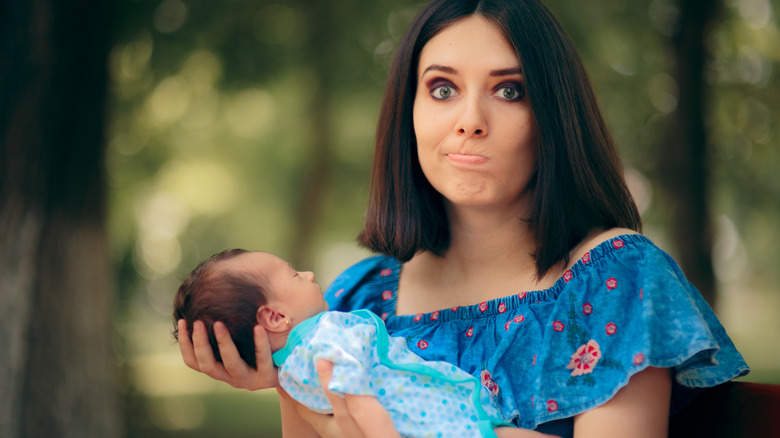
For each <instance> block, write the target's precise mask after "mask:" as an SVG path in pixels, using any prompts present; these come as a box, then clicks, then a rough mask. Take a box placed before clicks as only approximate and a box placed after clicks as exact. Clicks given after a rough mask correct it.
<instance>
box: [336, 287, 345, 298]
mask: <svg viewBox="0 0 780 438" xmlns="http://www.w3.org/2000/svg"><path fill="white" fill-rule="evenodd" d="M343 293H344V289H339V290H337V291H336V293H335V294H334V296H336V297H338V296H339V295H341V294H343Z"/></svg>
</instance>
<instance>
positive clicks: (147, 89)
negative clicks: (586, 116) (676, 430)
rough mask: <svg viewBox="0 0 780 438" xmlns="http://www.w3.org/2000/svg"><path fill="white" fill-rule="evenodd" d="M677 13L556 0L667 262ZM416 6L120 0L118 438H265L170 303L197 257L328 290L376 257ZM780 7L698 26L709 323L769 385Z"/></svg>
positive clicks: (111, 134)
mask: <svg viewBox="0 0 780 438" xmlns="http://www.w3.org/2000/svg"><path fill="white" fill-rule="evenodd" d="M683 3H685V2H683V1H674V0H632V1H630V2H626V1H617V0H588V1H587V2H583V1H579V0H546V1H545V4H547V5H548V7H550V9H552V10H553V12H554V13H555V14H556V15H557V16H558V17H559V18H560V20H561V21H562V22H563V24H564V26H565V27H566V28H567V30H568V31H569V33H570V34H571V35H572V37H573V39H574V40H575V42H576V44H577V47H578V48H579V50H580V52H581V54H582V57H583V60H584V62H585V64H586V67H587V68H588V71H589V73H590V75H591V79H592V82H593V85H594V87H595V89H596V93H597V95H598V97H599V99H600V103H601V105H602V109H603V111H604V113H605V115H606V118H607V120H608V123H609V125H610V127H611V129H612V131H613V134H614V136H615V139H616V143H617V145H618V147H619V150H620V152H621V155H622V157H623V159H624V162H625V164H626V172H627V173H626V175H627V179H628V181H629V184H630V186H631V189H632V192H633V193H634V196H635V198H636V200H637V203H638V205H639V207H640V211H641V213H642V215H643V219H644V221H645V234H646V235H648V236H649V237H650V238H651V239H653V240H654V241H656V243H657V244H658V245H659V246H661V247H662V248H664V249H666V250H667V251H669V252H670V253H671V254H672V255H673V256H676V255H677V251H678V248H679V245H684V244H685V242H684V241H683V242H680V241H679V240H681V239H680V238H679V237H676V236H677V235H676V234H675V233H674V232H673V231H674V230H673V229H671V228H672V226H673V225H672V224H673V223H674V221H673V219H674V217H670V216H673V213H672V210H671V208H670V207H669V202H668V199H666V197H665V195H664V189H663V187H662V179H663V177H664V172H668V171H669V169H667V168H666V165H667V158H668V157H667V156H666V152H664V150H665V149H664V148H663V146H664V143H665V140H664V138H665V137H664V136H665V133H666V132H667V131H666V129H667V126H668V123H669V118H670V115H671V114H673V113H674V112H675V109H676V108H677V104H678V98H679V96H680V91H681V90H680V89H679V87H678V84H677V82H676V81H675V79H674V73H673V72H674V70H675V68H676V67H678V66H679V65H678V64H679V60H676V59H675V58H674V57H673V56H672V55H671V54H670V46H671V44H672V41H673V37H674V35H676V34H677V31H678V26H679V17H680V14H681V10H682V7H681V4H683ZM420 5H421V3H420V2H416V1H408V0H338V1H329V2H324V1H316V0H308V1H304V0H290V1H270V0H254V1H248V0H226V1H219V2H218V1H205V0H120V1H118V2H116V6H115V11H114V15H115V18H114V28H113V30H112V32H113V35H112V42H111V50H110V56H109V72H110V73H109V74H110V85H109V87H110V89H109V112H108V114H109V115H108V120H107V124H108V128H107V138H106V141H107V152H106V166H107V183H108V224H107V226H108V233H109V244H110V261H111V264H112V266H113V267H114V268H115V269H114V278H115V285H116V291H117V300H116V303H115V313H114V329H115V330H114V331H115V337H114V341H113V342H114V346H115V350H116V352H117V357H116V363H117V367H118V369H119V370H120V374H121V376H122V378H123V382H122V384H121V385H120V388H121V392H122V396H123V400H125V403H124V404H123V408H122V409H123V410H124V417H125V420H126V421H125V422H126V424H127V426H126V429H127V430H126V433H127V436H130V437H213V436H232V437H250V436H251V437H277V436H281V433H280V427H279V408H278V404H277V401H276V394H275V392H274V391H260V392H257V393H249V392H246V391H239V390H235V389H232V388H230V387H228V386H227V385H224V384H221V383H219V382H215V381H212V380H210V379H208V378H206V377H204V376H202V375H200V374H199V373H196V372H194V371H191V370H189V369H188V368H186V367H185V366H184V364H183V363H182V361H181V358H180V356H179V351H178V347H177V345H176V344H175V342H174V340H173V338H172V336H171V329H172V327H173V326H172V320H171V313H172V298H173V294H174V292H175V290H176V288H177V287H178V285H179V283H180V281H181V280H182V279H183V277H184V276H185V275H186V274H187V273H188V272H189V271H190V270H191V269H192V268H194V266H195V265H196V264H197V263H198V262H199V261H201V260H202V259H204V258H206V257H208V256H210V255H211V254H213V253H215V252H218V251H220V250H222V249H225V248H229V247H241V248H246V249H261V250H265V251H270V252H273V253H276V254H278V255H279V256H281V257H283V258H286V259H288V260H290V261H292V264H293V266H295V267H296V268H298V269H301V270H313V271H315V272H316V273H317V278H318V281H319V283H320V284H321V285H322V286H323V287H326V286H327V285H328V284H329V283H330V281H331V280H332V279H333V278H334V277H335V276H336V275H337V274H338V273H339V272H340V271H341V270H343V269H344V268H346V267H347V266H349V265H350V264H351V263H353V262H355V261H357V260H359V259H360V258H362V257H364V256H365V255H366V252H365V251H364V250H361V249H360V248H358V247H357V245H356V244H355V236H356V235H357V233H358V231H359V230H360V228H361V225H362V219H363V214H364V204H365V201H366V196H367V191H368V190H367V189H368V187H367V186H368V176H369V169H370V163H371V156H372V152H373V135H374V128H375V125H376V119H377V114H378V107H379V101H380V99H381V94H382V90H383V88H384V80H385V75H386V71H387V67H388V65H389V62H390V59H391V56H392V54H393V51H394V49H395V46H396V44H397V42H398V40H399V38H400V36H401V34H402V32H403V31H404V30H405V28H406V25H407V24H408V23H409V22H410V20H411V19H412V18H413V16H414V14H415V13H416V12H417V10H418V9H419V7H420ZM778 11H780V0H724V1H723V4H722V8H721V9H720V10H719V12H718V14H717V17H716V19H715V20H714V21H713V22H712V23H711V26H710V27H709V28H708V29H709V30H708V31H707V38H706V48H707V49H708V50H709V52H710V54H711V57H710V58H709V59H708V61H707V63H706V66H705V72H704V74H705V79H706V84H707V86H708V87H709V90H710V99H709V101H708V105H707V108H706V109H707V111H706V121H707V124H706V128H707V132H708V134H709V146H710V149H709V151H710V153H709V155H708V158H707V161H706V167H707V169H708V171H709V172H710V179H709V180H708V187H707V192H708V200H709V202H710V205H709V216H710V217H711V220H712V225H713V228H712V230H713V234H712V238H713V246H712V254H711V257H712V265H713V269H714V276H715V281H716V287H717V306H716V311H717V314H718V316H719V317H720V319H721V320H722V322H723V324H724V325H725V326H726V328H727V330H728V331H729V333H730V334H731V336H732V338H733V339H734V341H735V343H736V345H737V347H738V348H739V349H740V350H741V351H742V352H743V354H744V356H745V358H746V359H747V361H748V363H749V365H750V366H751V367H752V368H753V372H752V374H751V375H750V376H748V377H747V379H746V380H749V381H761V382H774V383H780V349H779V348H778V345H780V318H778V317H777V311H778V309H780V286H778V284H780V269H778V259H780V245H778V241H780V226H779V224H780V202H778V199H780V172H779V171H778V170H780V132H779V130H778V120H780V118H779V117H778V112H780V86H778V85H780V73H779V72H777V71H776V70H778V68H780V31H779V30H778V20H777V13H778Z"/></svg>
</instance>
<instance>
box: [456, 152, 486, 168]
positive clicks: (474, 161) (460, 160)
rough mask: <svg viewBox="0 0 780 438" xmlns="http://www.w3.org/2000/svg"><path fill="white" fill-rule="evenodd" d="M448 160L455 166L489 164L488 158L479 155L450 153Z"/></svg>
mask: <svg viewBox="0 0 780 438" xmlns="http://www.w3.org/2000/svg"><path fill="white" fill-rule="evenodd" d="M447 159H449V160H450V161H451V162H452V163H454V164H461V165H470V166H475V165H478V164H484V163H487V161H488V158H487V157H485V156H484V155H477V154H455V153H450V154H447Z"/></svg>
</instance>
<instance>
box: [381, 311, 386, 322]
mask: <svg viewBox="0 0 780 438" xmlns="http://www.w3.org/2000/svg"><path fill="white" fill-rule="evenodd" d="M382 321H387V312H384V313H382Z"/></svg>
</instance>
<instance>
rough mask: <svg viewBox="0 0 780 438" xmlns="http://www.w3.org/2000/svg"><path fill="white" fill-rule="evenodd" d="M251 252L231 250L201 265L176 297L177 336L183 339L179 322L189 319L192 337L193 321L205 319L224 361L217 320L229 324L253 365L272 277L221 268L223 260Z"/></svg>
mask: <svg viewBox="0 0 780 438" xmlns="http://www.w3.org/2000/svg"><path fill="white" fill-rule="evenodd" d="M247 252H249V251H246V250H243V249H228V250H225V251H222V252H220V253H218V254H215V255H213V256H211V257H210V258H208V259H206V260H205V261H203V262H202V263H201V264H199V265H198V266H197V267H196V268H195V269H194V270H193V271H192V272H191V273H190V275H188V276H187V278H186V279H185V280H184V282H183V283H182V284H181V286H179V290H178V291H177V292H176V297H175V298H174V300H173V327H174V328H173V337H174V338H175V339H176V340H177V341H178V340H179V330H178V326H177V321H178V320H180V319H184V320H185V321H186V322H187V333H188V334H189V336H190V340H192V324H193V323H194V322H195V321H202V322H203V323H204V324H205V325H206V330H207V332H208V336H209V342H210V343H211V349H212V350H213V351H214V357H215V358H216V359H217V360H218V361H219V362H222V356H221V355H220V354H219V347H218V346H217V339H216V337H215V336H214V322H216V321H221V322H223V323H224V324H225V326H226V327H227V329H228V331H229V332H230V336H231V337H232V338H233V342H234V343H235V344H236V348H237V349H238V353H239V354H240V355H241V358H242V359H244V361H245V362H246V363H247V364H249V366H251V367H252V368H256V367H257V366H256V364H255V342H254V327H255V325H256V324H257V317H256V312H257V308H258V307H260V306H262V305H263V304H265V303H266V302H267V298H266V293H267V290H268V288H269V285H268V279H267V277H266V276H265V274H264V273H263V272H252V273H242V272H238V271H237V270H231V269H224V268H218V265H219V264H220V263H221V262H225V261H228V260H230V259H233V258H235V257H237V256H239V255H241V254H245V253H247Z"/></svg>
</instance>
